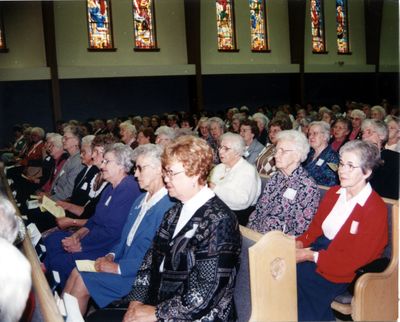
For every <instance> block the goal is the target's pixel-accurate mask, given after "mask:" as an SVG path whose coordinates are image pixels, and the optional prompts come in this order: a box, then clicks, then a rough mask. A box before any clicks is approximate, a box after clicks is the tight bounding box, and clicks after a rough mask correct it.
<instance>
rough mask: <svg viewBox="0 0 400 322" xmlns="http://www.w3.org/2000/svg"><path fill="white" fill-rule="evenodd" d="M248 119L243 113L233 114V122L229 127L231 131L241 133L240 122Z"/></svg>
mask: <svg viewBox="0 0 400 322" xmlns="http://www.w3.org/2000/svg"><path fill="white" fill-rule="evenodd" d="M245 119H246V117H245V116H243V114H242V113H236V114H234V115H233V116H232V123H231V126H230V127H229V132H232V133H237V134H239V132H240V124H241V123H242V122H243V121H244V120H245Z"/></svg>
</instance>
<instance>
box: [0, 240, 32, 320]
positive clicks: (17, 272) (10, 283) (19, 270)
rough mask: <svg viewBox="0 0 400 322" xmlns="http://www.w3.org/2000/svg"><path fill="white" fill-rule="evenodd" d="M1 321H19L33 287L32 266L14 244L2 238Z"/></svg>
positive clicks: (0, 274) (0, 271)
mask: <svg viewBox="0 0 400 322" xmlns="http://www.w3.org/2000/svg"><path fill="white" fill-rule="evenodd" d="M0 252H1V256H3V257H4V258H5V260H4V261H2V263H1V265H0V285H1V292H0V321H19V319H20V318H21V315H22V313H23V311H24V309H25V306H26V301H27V299H28V295H29V292H30V290H31V286H32V278H31V265H30V263H29V262H28V260H27V259H26V258H25V256H24V255H23V254H22V253H21V252H20V251H19V250H18V249H17V248H16V247H15V246H13V245H12V244H10V243H9V242H7V241H6V240H4V239H2V238H0Z"/></svg>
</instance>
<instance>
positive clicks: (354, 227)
mask: <svg viewBox="0 0 400 322" xmlns="http://www.w3.org/2000/svg"><path fill="white" fill-rule="evenodd" d="M358 224H359V222H358V221H355V220H353V222H352V223H351V227H350V234H352V235H355V234H357V231H358Z"/></svg>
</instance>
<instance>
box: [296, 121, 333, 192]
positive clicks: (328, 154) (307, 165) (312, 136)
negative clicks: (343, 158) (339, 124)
mask: <svg viewBox="0 0 400 322" xmlns="http://www.w3.org/2000/svg"><path fill="white" fill-rule="evenodd" d="M329 138H330V126H329V124H328V123H326V122H323V121H320V122H312V123H311V124H310V129H309V130H308V142H309V143H310V146H311V149H310V152H309V153H308V156H307V159H306V160H305V161H304V163H303V164H302V165H303V167H304V169H306V170H307V171H308V173H309V174H310V175H311V176H312V177H313V178H314V180H315V181H316V182H317V184H320V185H324V186H334V185H335V184H337V183H338V178H337V174H336V169H337V165H338V164H339V155H338V154H337V152H336V151H334V150H333V149H332V147H331V146H330V145H329V144H328V142H329Z"/></svg>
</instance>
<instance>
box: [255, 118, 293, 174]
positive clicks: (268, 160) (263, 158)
mask: <svg viewBox="0 0 400 322" xmlns="http://www.w3.org/2000/svg"><path fill="white" fill-rule="evenodd" d="M268 128H269V131H268V138H269V141H270V142H271V144H269V143H268V144H267V145H266V147H265V148H264V149H263V150H262V151H261V152H260V154H259V156H258V157H257V159H256V163H255V165H256V168H257V171H258V173H259V174H260V175H262V176H264V177H269V176H271V175H272V174H273V173H274V172H275V171H276V167H275V159H274V155H275V145H276V142H277V139H276V136H277V134H278V133H279V132H281V131H284V130H290V129H291V128H292V123H291V122H290V120H289V119H287V120H286V119H279V118H274V119H272V120H271V122H269V124H268Z"/></svg>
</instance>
